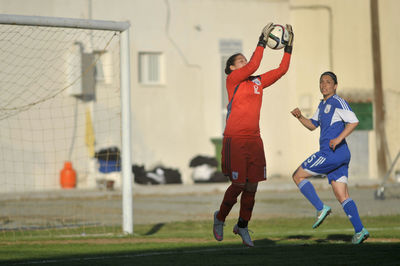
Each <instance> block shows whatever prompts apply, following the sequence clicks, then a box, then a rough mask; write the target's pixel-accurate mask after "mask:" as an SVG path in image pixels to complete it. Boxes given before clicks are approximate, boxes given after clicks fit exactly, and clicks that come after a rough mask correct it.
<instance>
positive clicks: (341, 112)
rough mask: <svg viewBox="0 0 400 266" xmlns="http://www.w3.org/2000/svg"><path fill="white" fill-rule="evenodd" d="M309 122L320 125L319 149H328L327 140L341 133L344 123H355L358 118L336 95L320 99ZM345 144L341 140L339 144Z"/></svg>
mask: <svg viewBox="0 0 400 266" xmlns="http://www.w3.org/2000/svg"><path fill="white" fill-rule="evenodd" d="M311 122H312V123H313V124H314V125H315V126H316V127H318V126H320V127H321V135H320V138H319V145H320V150H321V151H322V150H329V149H330V148H329V141H330V140H331V139H334V138H336V137H337V136H339V135H340V133H342V131H343V130H344V127H345V125H346V123H356V122H358V119H357V117H356V115H355V114H354V112H353V111H352V110H351V108H350V105H349V104H348V103H347V102H346V101H345V100H344V99H342V98H341V97H339V96H338V95H336V94H335V95H333V96H332V97H329V98H328V99H327V100H326V101H324V100H321V102H320V103H319V105H318V109H317V111H316V112H315V114H314V115H313V117H312V118H311ZM342 144H346V140H343V142H342V143H340V144H339V145H342Z"/></svg>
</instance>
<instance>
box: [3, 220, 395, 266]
mask: <svg viewBox="0 0 400 266" xmlns="http://www.w3.org/2000/svg"><path fill="white" fill-rule="evenodd" d="M363 222H364V225H365V226H366V227H367V228H368V230H369V231H370V233H371V237H370V238H369V239H368V240H367V241H366V242H365V243H363V244H362V245H352V244H351V243H350V242H349V241H350V239H351V237H352V235H353V229H352V226H351V224H350V222H349V221H348V220H347V219H346V218H345V217H339V216H331V217H328V219H327V220H326V221H325V222H324V224H323V225H321V226H320V227H319V228H318V229H316V230H313V229H311V225H312V223H313V219H312V218H290V219H289V218H274V219H268V220H254V221H252V222H251V224H250V227H249V228H250V229H251V230H252V231H253V232H254V233H253V234H251V236H252V238H253V240H254V243H255V247H254V248H247V247H244V246H243V245H242V243H241V240H240V238H239V237H238V236H236V235H234V234H233V233H232V227H233V225H234V223H235V221H234V220H229V221H227V223H226V226H225V236H224V237H225V239H224V241H222V242H217V241H215V240H214V239H213V237H212V229H211V228H212V221H200V222H176V223H167V224H149V225H136V226H135V228H134V231H135V234H134V236H118V235H116V234H115V232H116V228H105V229H104V231H103V233H101V234H99V232H98V229H96V230H94V231H93V230H92V229H91V228H86V229H85V230H84V231H83V229H64V230H54V231H49V230H45V231H29V232H27V231H18V232H3V233H2V234H0V264H7V265H28V264H35V265H42V264H43V265H278V264H279V265H321V264H324V265H399V261H400V215H396V216H379V217H363Z"/></svg>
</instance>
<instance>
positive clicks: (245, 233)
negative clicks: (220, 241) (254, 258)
mask: <svg viewBox="0 0 400 266" xmlns="http://www.w3.org/2000/svg"><path fill="white" fill-rule="evenodd" d="M233 233H235V234H236V235H240V237H241V238H242V240H243V244H245V245H246V246H248V247H254V243H253V241H251V238H250V235H249V229H248V228H247V227H245V228H240V227H239V226H238V225H237V224H235V226H234V227H233Z"/></svg>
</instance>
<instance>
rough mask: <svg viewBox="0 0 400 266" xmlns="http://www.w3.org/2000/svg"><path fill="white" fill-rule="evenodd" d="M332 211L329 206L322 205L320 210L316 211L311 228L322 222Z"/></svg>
mask: <svg viewBox="0 0 400 266" xmlns="http://www.w3.org/2000/svg"><path fill="white" fill-rule="evenodd" d="M331 212H332V209H331V207H329V206H326V205H324V207H323V208H322V210H320V211H317V220H316V221H315V223H314V224H313V226H312V228H313V229H315V228H317V227H318V226H320V225H321V224H322V222H323V221H324V220H325V218H326V217H327V216H328V215H329V214H330V213H331Z"/></svg>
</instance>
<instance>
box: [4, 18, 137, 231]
mask: <svg viewBox="0 0 400 266" xmlns="http://www.w3.org/2000/svg"><path fill="white" fill-rule="evenodd" d="M0 24H5V25H21V26H34V27H56V28H72V29H85V30H86V29H87V30H102V31H114V32H120V44H119V45H120V59H119V62H120V66H119V67H120V77H119V78H120V101H121V110H120V112H121V130H122V134H121V135H122V136H121V172H122V216H123V217H122V229H123V232H124V233H127V234H132V233H133V205H132V202H133V198H132V170H131V163H132V160H131V117H130V53H129V48H130V46H129V28H130V23H129V22H115V21H103V20H85V19H72V18H57V17H39V16H21V15H5V14H0Z"/></svg>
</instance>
